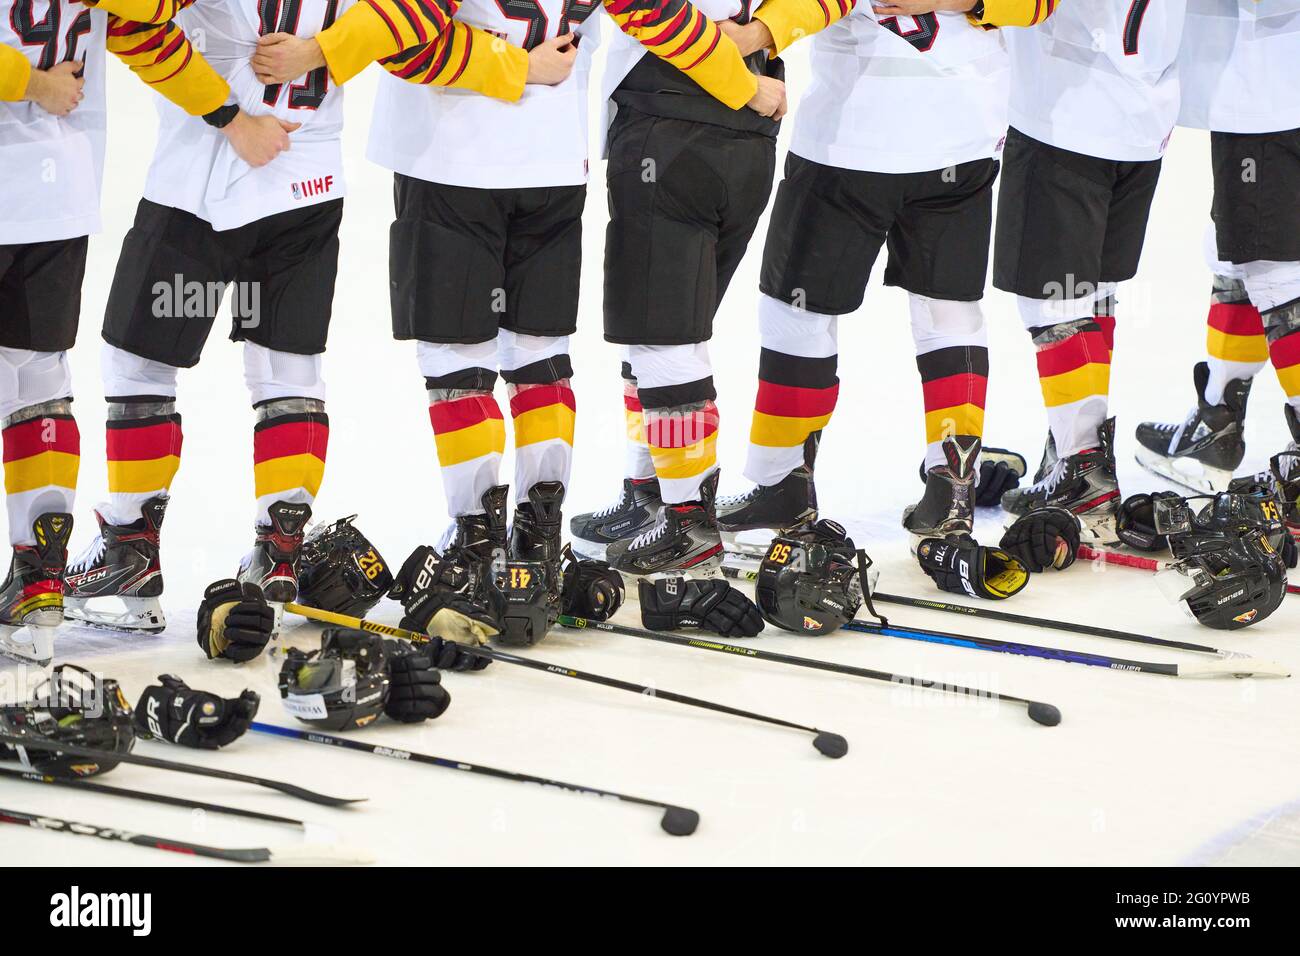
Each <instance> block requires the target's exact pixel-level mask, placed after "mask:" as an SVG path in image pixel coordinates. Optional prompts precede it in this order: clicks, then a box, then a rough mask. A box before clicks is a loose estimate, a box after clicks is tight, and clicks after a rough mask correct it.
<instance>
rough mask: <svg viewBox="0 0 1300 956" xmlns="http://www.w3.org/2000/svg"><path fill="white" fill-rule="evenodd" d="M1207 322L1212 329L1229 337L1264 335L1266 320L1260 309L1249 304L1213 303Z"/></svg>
mask: <svg viewBox="0 0 1300 956" xmlns="http://www.w3.org/2000/svg"><path fill="white" fill-rule="evenodd" d="M1207 321H1208V322H1209V323H1210V328H1212V329H1218V330H1219V331H1220V332H1224V333H1226V334H1227V335H1263V334H1264V319H1263V318H1262V317H1261V316H1260V314H1259V309H1257V308H1255V307H1254V306H1253V305H1251V304H1250V303H1249V302H1241V303H1229V302H1212V303H1210V316H1209V319H1208V320H1207Z"/></svg>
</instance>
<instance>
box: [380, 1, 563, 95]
mask: <svg viewBox="0 0 1300 956" xmlns="http://www.w3.org/2000/svg"><path fill="white" fill-rule="evenodd" d="M571 39H572V38H570V41H571ZM548 44H549V45H551V46H554V45H555V44H556V41H554V40H550V41H547V44H543V45H542V46H543V47H547V45H548ZM568 46H570V47H571V46H572V42H570V43H569V44H568ZM574 54H575V56H576V50H575V51H574ZM529 59H530V54H529V53H528V52H527V51H525V50H523V49H522V48H520V47H517V46H515V45H514V44H513V43H507V42H506V41H505V40H503V39H501V38H500V37H497V36H493V35H492V34H491V33H487V32H486V31H484V30H480V29H479V28H478V27H472V26H470V25H469V24H466V23H461V22H460V21H459V20H453V21H452V22H451V23H450V24H448V26H447V29H446V30H444V31H443V32H442V33H440V34H438V36H437V38H435V39H434V40H432V41H431V42H429V43H421V44H420V45H418V46H413V47H409V48H408V49H405V50H402V51H400V52H398V53H395V54H394V55H393V56H390V57H385V58H384V59H382V60H380V61H379V65H380V66H382V67H383V68H384V69H385V70H387V71H388V72H389V73H391V74H393V75H394V76H396V77H400V78H401V79H403V80H406V81H407V82H409V83H418V84H421V85H425V86H447V87H454V88H457V89H464V90H473V91H475V92H476V93H482V94H484V95H485V96H491V97H494V98H496V99H499V100H506V101H508V102H514V101H515V100H517V99H519V97H520V96H522V95H523V92H524V85H525V84H526V83H528V82H529V79H530V78H529ZM565 75H566V76H567V73H566V74H565ZM561 79H563V77H561Z"/></svg>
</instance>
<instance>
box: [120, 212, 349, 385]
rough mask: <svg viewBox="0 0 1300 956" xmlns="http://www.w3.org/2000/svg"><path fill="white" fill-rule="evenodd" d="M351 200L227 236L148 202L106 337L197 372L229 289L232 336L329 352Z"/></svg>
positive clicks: (129, 248)
mask: <svg viewBox="0 0 1300 956" xmlns="http://www.w3.org/2000/svg"><path fill="white" fill-rule="evenodd" d="M342 220H343V200H342V199H333V200H330V201H329V202H323V203H320V204H318V205H315V206H308V207H307V208H305V209H293V210H290V211H288V212H282V213H277V214H276V215H274V216H267V217H266V218H265V219H259V220H257V221H256V222H250V223H248V224H247V225H243V226H240V227H238V228H237V229H227V230H224V231H221V232H218V231H217V230H215V229H213V228H212V225H211V224H210V223H208V222H206V221H204V220H202V219H200V218H199V217H198V216H195V215H193V214H192V213H188V212H185V211H184V210H181V209H173V208H172V207H170V206H160V205H158V204H157V203H154V202H150V201H149V200H147V199H142V200H140V206H139V208H138V209H137V210H136V213H135V225H133V226H132V227H131V230H130V231H129V232H128V233H127V234H126V239H124V240H123V242H122V252H121V255H120V256H119V257H118V260H117V272H116V273H114V275H113V287H112V290H111V291H110V292H109V295H108V307H107V309H105V312H104V341H105V342H107V343H109V344H110V345H116V346H117V347H118V348H120V349H125V350H126V351H128V352H131V353H132V354H134V355H139V356H141V357H143V358H147V359H153V360H154V361H156V362H165V363H166V364H168V365H175V366H178V367H180V368H190V367H191V366H193V365H196V364H197V363H198V361H199V356H200V355H201V354H202V352H203V345H204V343H205V342H206V341H207V339H208V333H209V332H210V331H211V330H212V323H213V320H214V319H215V318H216V314H217V308H218V306H219V305H220V304H221V299H222V297H223V295H224V293H225V288H224V287H225V285H226V284H227V283H231V282H233V283H236V285H235V286H234V291H233V292H232V294H231V310H232V313H233V322H232V323H231V330H230V338H231V339H232V340H234V341H241V340H247V341H249V342H255V343H257V344H258V345H261V346H264V347H266V348H269V349H276V350H278V351H281V352H294V353H297V354H300V355H315V354H317V353H318V352H323V351H325V338H326V335H327V334H328V332H329V324H330V311H331V308H332V307H333V302H334V278H335V276H336V275H337V273H338V258H339V223H340V222H342Z"/></svg>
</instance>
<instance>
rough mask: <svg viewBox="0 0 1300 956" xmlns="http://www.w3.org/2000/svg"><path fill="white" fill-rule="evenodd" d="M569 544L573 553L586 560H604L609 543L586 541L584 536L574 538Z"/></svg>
mask: <svg viewBox="0 0 1300 956" xmlns="http://www.w3.org/2000/svg"><path fill="white" fill-rule="evenodd" d="M570 544H572V545H573V553H574V554H576V555H577V556H578V557H580V558H585V559H587V560H588V561H604V560H605V555H606V553H607V549H608V548H609V545H605V544H600V543H599V542H597V541H588V540H586V539H585V538H574V539H572V541H571V542H570Z"/></svg>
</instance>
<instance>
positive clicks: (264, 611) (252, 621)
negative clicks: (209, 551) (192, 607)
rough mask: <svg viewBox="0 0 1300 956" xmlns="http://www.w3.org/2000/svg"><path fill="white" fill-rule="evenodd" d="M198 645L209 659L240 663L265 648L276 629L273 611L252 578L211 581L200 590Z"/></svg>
mask: <svg viewBox="0 0 1300 956" xmlns="http://www.w3.org/2000/svg"><path fill="white" fill-rule="evenodd" d="M198 619H199V620H198V632H199V635H198V636H199V647H201V648H203V653H204V654H207V655H208V660H213V659H214V658H218V657H221V658H225V659H226V660H228V661H234V662H235V663H236V664H242V663H244V662H245V661H251V660H252V659H253V658H255V657H257V655H259V654H261V653H262V651H263V650H265V648H266V645H267V642H269V641H270V640H271V635H272V634H273V633H274V631H275V612H274V611H273V610H271V605H269V604H267V603H266V599H265V598H264V597H262V589H261V588H259V587H258V586H257V585H256V584H253V583H252V582H251V581H246V582H244V583H243V584H240V583H239V582H238V581H236V580H235V579H234V578H226V579H225V580H222V581H213V582H212V583H211V584H209V585H208V589H207V590H206V591H204V592H203V603H202V604H200V605H199V614H198Z"/></svg>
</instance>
